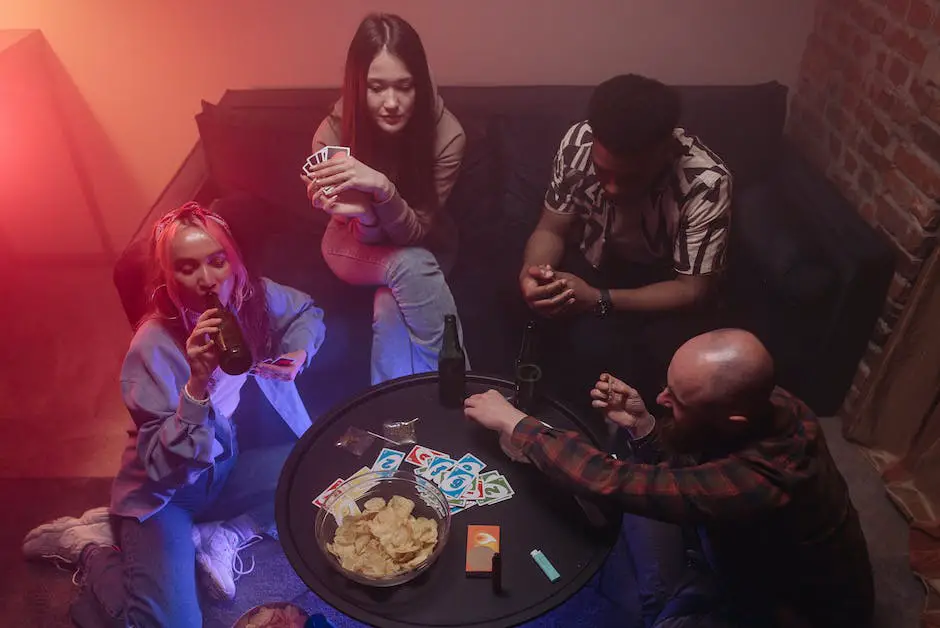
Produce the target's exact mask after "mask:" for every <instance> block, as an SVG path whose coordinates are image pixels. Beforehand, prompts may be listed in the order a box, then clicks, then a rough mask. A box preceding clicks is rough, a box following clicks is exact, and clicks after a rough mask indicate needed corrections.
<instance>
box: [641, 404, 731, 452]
mask: <svg viewBox="0 0 940 628" xmlns="http://www.w3.org/2000/svg"><path fill="white" fill-rule="evenodd" d="M660 421H661V425H660V432H659V438H660V442H661V444H662V446H663V449H664V450H665V452H666V453H668V454H673V455H678V456H690V455H694V454H700V453H704V452H707V451H714V450H719V449H722V448H723V447H722V446H723V445H727V444H728V442H729V441H730V440H732V439H731V436H730V435H729V434H726V433H724V430H722V429H721V428H720V427H719V426H718V425H716V424H715V423H716V422H715V421H710V420H708V419H703V418H699V417H694V418H693V417H689V418H687V419H686V420H684V421H682V422H681V423H680V422H679V421H676V419H675V418H674V417H673V416H672V414H671V413H670V414H668V415H666V416H664V417H663V418H662V419H660Z"/></svg>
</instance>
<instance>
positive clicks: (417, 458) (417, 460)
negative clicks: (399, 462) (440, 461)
mask: <svg viewBox="0 0 940 628" xmlns="http://www.w3.org/2000/svg"><path fill="white" fill-rule="evenodd" d="M435 456H445V457H448V458H449V457H450V456H447V454H445V453H442V452H440V451H435V450H434V449H428V448H427V447H422V446H421V445H415V446H414V447H413V448H412V449H411V451H410V452H409V453H408V455H407V456H405V461H406V462H410V463H411V464H413V465H415V466H416V467H421V466H424V465H425V464H427V463H428V462H430V461H431V459H432V458H434V457H435Z"/></svg>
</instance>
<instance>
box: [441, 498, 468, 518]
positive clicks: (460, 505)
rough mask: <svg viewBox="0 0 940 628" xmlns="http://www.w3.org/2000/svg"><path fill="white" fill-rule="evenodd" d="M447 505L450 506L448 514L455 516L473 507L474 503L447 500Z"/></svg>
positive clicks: (461, 500)
mask: <svg viewBox="0 0 940 628" xmlns="http://www.w3.org/2000/svg"><path fill="white" fill-rule="evenodd" d="M447 505H448V506H450V514H452V515H456V514H457V513H458V512H460V511H462V510H466V509H467V508H470V507H471V506H473V505H474V503H473V502H468V501H466V500H463V499H455V500H450V499H448V500H447Z"/></svg>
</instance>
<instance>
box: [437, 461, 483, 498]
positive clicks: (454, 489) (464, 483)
mask: <svg viewBox="0 0 940 628" xmlns="http://www.w3.org/2000/svg"><path fill="white" fill-rule="evenodd" d="M476 479H477V474H476V473H471V472H469V471H467V470H466V469H465V468H463V467H461V466H459V465H454V466H453V468H451V470H450V471H448V472H447V474H446V475H445V476H444V477H443V479H442V480H441V482H440V487H441V492H442V493H444V496H445V497H447V498H449V499H460V496H461V495H463V494H464V493H465V492H466V491H467V489H468V488H472V487H473V486H474V485H475V484H476Z"/></svg>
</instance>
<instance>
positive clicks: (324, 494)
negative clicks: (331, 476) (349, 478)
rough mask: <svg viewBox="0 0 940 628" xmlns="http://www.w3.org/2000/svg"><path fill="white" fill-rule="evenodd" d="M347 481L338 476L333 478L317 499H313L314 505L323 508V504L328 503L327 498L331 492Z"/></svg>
mask: <svg viewBox="0 0 940 628" xmlns="http://www.w3.org/2000/svg"><path fill="white" fill-rule="evenodd" d="M343 482H345V480H344V479H343V478H336V479H335V480H333V483H332V484H330V485H329V486H328V487H326V490H325V491H323V492H322V493H320V495H319V496H317V498H316V499H315V500H313V505H314V506H316V507H317V508H323V504H325V503H326V500H327V498H328V497H329V496H330V493H332V492H333V491H335V490H336V489H337V488H339V486H340V484H342V483H343Z"/></svg>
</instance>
